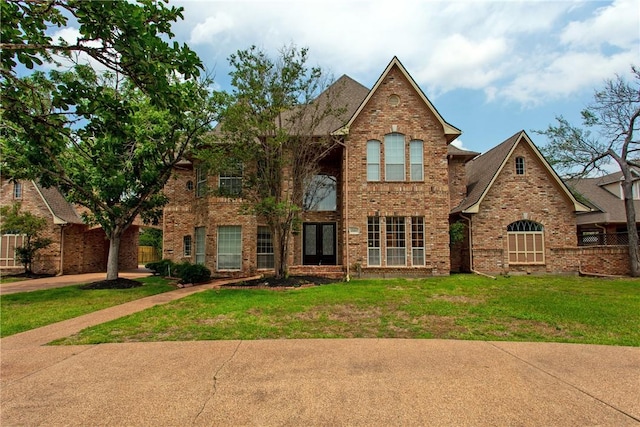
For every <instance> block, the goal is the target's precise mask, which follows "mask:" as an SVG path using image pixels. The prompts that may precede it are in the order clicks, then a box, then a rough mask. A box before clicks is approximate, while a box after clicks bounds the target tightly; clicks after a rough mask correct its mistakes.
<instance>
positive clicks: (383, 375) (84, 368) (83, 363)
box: [0, 283, 640, 427]
mask: <svg viewBox="0 0 640 427" xmlns="http://www.w3.org/2000/svg"><path fill="white" fill-rule="evenodd" d="M219 284H220V283H211V284H208V285H203V286H197V287H192V288H184V289H179V290H176V291H172V292H167V293H164V294H160V295H154V296H152V297H147V298H143V299H141V300H137V301H132V302H129V303H127V304H123V305H121V306H117V307H112V308H110V309H106V310H101V311H99V312H95V313H92V314H89V315H85V316H81V317H78V318H76V319H70V320H68V321H64V322H60V323H57V324H54V325H49V326H45V327H43V328H39V329H34V330H32V331H28V332H24V333H21V334H16V335H13V336H9V337H6V338H3V339H1V340H0V362H1V364H0V392H1V396H0V411H1V412H0V424H1V425H2V426H3V427H5V426H40V425H46V426H63V425H64V426H92V425H101V426H134V425H135V426H186V425H195V426H201V425H202V426H229V425H233V426H236V425H260V426H299V425H304V426H316V425H317V426H343V425H344V426H346V425H349V426H389V425H393V426H400V425H402V426H414V425H415V426H417V425H428V426H487V425H499V426H542V425H553V426H640V348H635V347H634V348H632V347H613V346H597V345H575V344H554V343H513V342H483V341H445V340H402V339H345V340H263V341H199V342H154V343H126V344H101V345H91V346H47V345H45V344H46V343H48V342H50V341H51V340H53V339H56V338H60V337H64V336H68V335H71V334H73V333H75V332H77V331H79V330H81V329H82V328H85V327H87V326H90V325H93V324H98V323H102V322H105V321H108V320H110V319H114V318H118V317H121V316H124V315H126V314H129V313H134V312H136V311H140V310H143V309H145V308H148V307H151V306H153V305H156V304H162V303H166V302H168V301H171V300H174V299H177V298H181V297H184V296H186V295H190V294H191V293H194V292H201V291H205V290H207V289H211V288H213V287H216V286H218V285H219ZM213 327H215V325H214V326H213Z"/></svg>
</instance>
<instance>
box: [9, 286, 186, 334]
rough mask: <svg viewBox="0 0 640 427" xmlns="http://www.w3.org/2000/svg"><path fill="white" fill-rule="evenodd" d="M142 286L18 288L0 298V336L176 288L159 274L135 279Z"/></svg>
mask: <svg viewBox="0 0 640 427" xmlns="http://www.w3.org/2000/svg"><path fill="white" fill-rule="evenodd" d="M138 280H139V281H141V282H143V283H144V286H141V287H138V288H131V289H105V290H81V289H79V286H81V285H75V286H66V287H63V288H55V289H47V290H42V291H33V292H20V293H17V294H8V295H3V296H2V297H1V298H0V310H1V318H0V336H2V337H6V336H9V335H13V334H17V333H18V332H23V331H27V330H30V329H34V328H38V327H41V326H46V325H49V324H51V323H55V322H60V321H62V320H67V319H71V318H73V317H78V316H81V315H83V314H86V313H90V312H93V311H97V310H101V309H103V308H107V307H111V306H114V305H118V304H122V303H125V302H127V301H132V300H135V299H139V298H143V297H146V296H149V295H155V294H159V293H162V292H167V291H170V290H173V289H175V287H174V286H171V285H170V284H169V281H167V280H166V279H162V278H159V277H146V278H143V279H138Z"/></svg>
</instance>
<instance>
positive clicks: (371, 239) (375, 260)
mask: <svg viewBox="0 0 640 427" xmlns="http://www.w3.org/2000/svg"><path fill="white" fill-rule="evenodd" d="M367 246H368V248H369V249H368V254H367V258H368V259H367V264H368V265H380V217H377V216H370V217H368V218H367Z"/></svg>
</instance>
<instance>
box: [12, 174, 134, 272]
mask: <svg viewBox="0 0 640 427" xmlns="http://www.w3.org/2000/svg"><path fill="white" fill-rule="evenodd" d="M20 184H21V186H22V195H21V197H20V198H18V199H16V198H14V191H13V190H14V186H15V184H14V182H12V181H9V180H7V179H5V178H4V177H3V178H2V196H1V198H0V205H2V206H5V205H10V204H13V203H16V202H20V204H21V210H22V211H28V212H31V213H32V214H34V215H36V216H39V217H42V218H45V219H46V220H47V229H46V231H45V232H44V233H43V235H42V237H47V238H49V239H51V241H52V243H51V245H49V246H48V247H46V248H44V249H42V250H40V251H38V253H37V254H36V259H35V262H34V264H33V271H34V273H38V274H80V273H95V272H102V271H106V268H107V255H108V252H109V242H108V240H107V238H106V236H105V233H104V231H103V230H102V229H101V228H93V229H91V228H89V227H87V226H86V225H84V224H76V223H62V224H60V223H59V222H61V221H59V220H58V221H54V216H53V214H52V212H51V210H50V209H49V207H48V206H47V204H46V202H45V199H44V198H43V196H42V194H41V193H40V192H39V191H38V189H37V188H36V186H35V185H34V184H33V182H32V181H20ZM56 222H58V223H56ZM120 245H121V246H120V254H119V266H120V268H121V269H123V270H125V269H133V268H136V267H137V264H138V262H137V256H138V254H137V253H138V227H137V226H132V227H130V228H129V229H128V230H127V231H126V232H125V234H124V235H123V236H122V240H121V244H120ZM5 255H7V254H3V255H2V256H3V257H4V256H5ZM11 255H12V254H9V256H11ZM2 269H3V270H4V271H6V272H8V273H19V272H21V271H23V270H24V268H23V267H22V266H21V265H17V266H15V267H9V266H6V264H5V265H3V266H2Z"/></svg>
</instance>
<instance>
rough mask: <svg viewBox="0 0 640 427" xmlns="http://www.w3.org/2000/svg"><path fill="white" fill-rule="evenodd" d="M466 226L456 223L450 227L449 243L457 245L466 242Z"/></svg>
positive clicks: (459, 222) (460, 222)
mask: <svg viewBox="0 0 640 427" xmlns="http://www.w3.org/2000/svg"><path fill="white" fill-rule="evenodd" d="M465 230H466V226H465V224H464V222H462V221H456V222H454V223H453V224H450V225H449V243H450V244H451V245H455V244H456V243H460V242H462V241H463V240H464V234H465Z"/></svg>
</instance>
